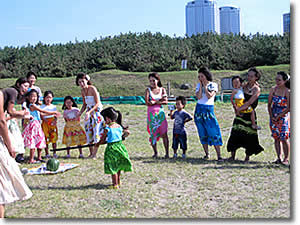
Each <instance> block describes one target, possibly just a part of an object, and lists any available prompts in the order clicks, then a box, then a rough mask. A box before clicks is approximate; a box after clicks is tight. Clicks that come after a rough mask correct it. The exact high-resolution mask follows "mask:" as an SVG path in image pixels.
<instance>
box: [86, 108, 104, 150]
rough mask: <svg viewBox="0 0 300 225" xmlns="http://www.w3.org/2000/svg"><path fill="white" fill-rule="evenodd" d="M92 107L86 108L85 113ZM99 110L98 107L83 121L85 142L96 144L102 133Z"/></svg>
mask: <svg viewBox="0 0 300 225" xmlns="http://www.w3.org/2000/svg"><path fill="white" fill-rule="evenodd" d="M92 107H93V106H87V109H86V111H89V110H90V109H91V108H92ZM100 112H101V108H100V107H98V108H97V109H95V110H94V111H93V112H92V113H91V114H90V118H89V119H88V120H86V121H84V128H85V133H86V142H87V143H88V144H90V143H98V142H99V141H100V139H101V137H102V136H103V132H104V127H105V126H104V119H103V117H102V115H101V114H100Z"/></svg>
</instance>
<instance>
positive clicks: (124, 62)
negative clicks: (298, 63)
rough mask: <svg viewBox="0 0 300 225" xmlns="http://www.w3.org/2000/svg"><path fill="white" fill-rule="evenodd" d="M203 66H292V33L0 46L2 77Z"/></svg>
mask: <svg viewBox="0 0 300 225" xmlns="http://www.w3.org/2000/svg"><path fill="white" fill-rule="evenodd" d="M183 59H186V60H187V69H188V70H196V69H198V68H199V67H200V66H207V67H208V68H210V69H212V70H245V69H247V68H249V67H252V66H263V65H278V64H290V35H289V34H288V33H286V34H284V35H279V34H277V35H264V34H259V33H257V34H254V35H251V34H250V35H245V34H241V35H233V34H215V33H204V34H198V35H193V36H191V37H188V36H185V37H176V36H174V37H170V36H168V35H163V34H161V33H151V32H145V33H131V32H129V33H126V34H119V35H116V36H113V37H111V36H109V37H104V38H103V37H100V38H99V39H94V40H93V41H83V42H78V41H75V43H72V42H69V43H66V44H52V45H50V44H43V43H42V42H39V43H38V44H36V45H35V46H33V45H30V44H28V45H27V46H22V47H12V46H11V47H8V46H7V47H4V48H0V78H1V77H2V78H9V77H20V76H24V75H25V74H26V73H27V72H28V71H34V72H36V73H37V74H38V76H41V77H68V76H74V75H75V74H76V73H78V72H85V73H93V72H97V71H100V70H106V69H120V70H126V71H133V72H149V71H157V72H165V71H177V70H181V62H182V60H183Z"/></svg>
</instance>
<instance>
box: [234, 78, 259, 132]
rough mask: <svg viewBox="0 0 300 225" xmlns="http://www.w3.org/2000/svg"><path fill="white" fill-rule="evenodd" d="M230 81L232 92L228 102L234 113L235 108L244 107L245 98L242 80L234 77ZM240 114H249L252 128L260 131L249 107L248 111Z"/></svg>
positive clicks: (253, 113) (253, 112) (252, 110)
mask: <svg viewBox="0 0 300 225" xmlns="http://www.w3.org/2000/svg"><path fill="white" fill-rule="evenodd" d="M231 81H232V86H233V88H234V89H233V90H232V93H231V98H230V101H231V103H232V105H233V108H234V111H236V109H237V108H239V107H241V106H242V105H244V100H245V96H244V92H243V79H242V78H241V77H240V76H234V77H232V79H231ZM241 113H251V123H252V128H253V129H255V130H260V129H261V127H260V126H257V124H256V121H255V111H254V109H253V108H252V107H251V106H249V107H248V109H246V110H243V111H241Z"/></svg>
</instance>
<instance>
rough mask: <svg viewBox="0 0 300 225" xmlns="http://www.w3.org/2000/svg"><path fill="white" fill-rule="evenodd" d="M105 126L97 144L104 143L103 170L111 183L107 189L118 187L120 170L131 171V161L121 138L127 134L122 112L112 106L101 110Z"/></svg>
mask: <svg viewBox="0 0 300 225" xmlns="http://www.w3.org/2000/svg"><path fill="white" fill-rule="evenodd" d="M101 115H102V116H103V118H104V121H105V124H106V127H105V129H104V133H103V134H104V135H103V136H102V137H101V140H100V142H99V143H98V144H106V143H107V146H106V149H105V153H104V172H105V173H106V174H111V178H112V185H110V186H109V189H119V188H120V185H121V181H120V177H121V170H123V171H124V172H130V171H132V165H131V161H130V159H129V156H128V152H127V149H126V147H125V146H124V144H123V143H122V139H123V138H125V137H127V136H128V135H129V130H128V127H124V126H123V125H122V114H121V112H120V111H116V110H115V109H114V108H113V107H109V108H106V109H104V110H102V111H101Z"/></svg>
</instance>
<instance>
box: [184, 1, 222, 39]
mask: <svg viewBox="0 0 300 225" xmlns="http://www.w3.org/2000/svg"><path fill="white" fill-rule="evenodd" d="M185 22H186V34H187V35H188V36H192V35H193V34H194V35H197V33H200V34H202V33H204V32H214V33H220V24H219V22H220V21H219V10H218V8H217V3H216V0H195V1H192V2H188V4H187V5H186V7H185Z"/></svg>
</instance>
